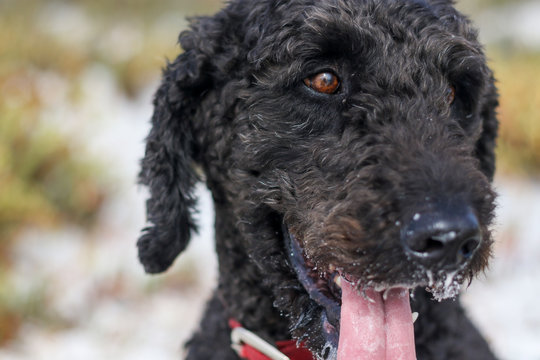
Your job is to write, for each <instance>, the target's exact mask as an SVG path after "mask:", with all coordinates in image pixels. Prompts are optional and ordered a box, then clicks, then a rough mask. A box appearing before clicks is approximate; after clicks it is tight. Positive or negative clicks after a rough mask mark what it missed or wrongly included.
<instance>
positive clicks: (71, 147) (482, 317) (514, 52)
mask: <svg viewBox="0 0 540 360" xmlns="http://www.w3.org/2000/svg"><path fill="white" fill-rule="evenodd" d="M220 6H221V4H220V1H218V0H198V1H190V0H161V1H152V0H129V1H128V0H118V1H108V0H78V1H67V0H66V1H55V0H47V1H43V0H24V1H20V0H0V359H2V360H4V359H13V360H15V359H32V360H34V359H48V360H49V359H70V360H73V359H77V360H84V359H112V358H114V359H131V360H133V359H165V360H167V359H180V358H182V357H183V356H182V354H183V349H182V342H183V340H184V339H186V337H188V336H189V333H190V332H191V331H192V330H193V328H194V327H195V326H196V323H197V320H198V316H199V314H200V312H201V309H202V306H203V304H204V299H206V296H207V294H208V293H209V291H210V290H211V288H212V286H213V282H214V280H215V268H216V260H215V257H214V256H213V253H212V247H213V245H212V243H211V237H212V233H213V231H212V211H213V210H212V205H211V200H210V197H209V195H208V193H207V192H206V190H205V189H204V188H203V186H200V188H199V189H198V191H199V194H200V199H201V201H200V214H199V218H200V221H199V222H200V224H201V227H202V230H201V232H200V234H199V235H198V236H197V237H196V238H195V239H193V241H192V244H191V245H190V248H189V251H188V253H186V254H184V255H183V256H182V257H181V258H180V259H179V260H178V261H176V263H175V265H174V266H173V267H172V268H171V270H170V271H169V272H168V273H167V274H164V275H158V276H149V275H145V274H144V273H143V270H142V267H141V266H140V265H139V264H138V262H137V255H136V248H135V242H136V239H137V237H138V234H139V230H140V228H142V227H143V226H144V222H145V216H144V200H145V196H146V193H145V191H146V190H145V189H144V188H141V187H139V186H137V185H136V175H137V171H138V162H139V159H140V158H141V157H142V154H143V151H144V144H143V140H144V137H145V135H146V133H147V132H148V129H149V119H150V116H151V113H152V107H151V98H152V94H153V91H154V90H155V89H156V87H157V84H158V81H159V76H160V69H161V68H162V67H163V65H164V64H165V60H166V59H167V58H168V59H173V58H174V57H175V56H176V54H177V53H178V52H179V51H180V49H179V48H178V46H177V44H176V39H177V35H178V33H179V31H180V30H181V29H184V28H185V27H186V21H185V17H186V16H193V15H200V14H211V13H213V12H214V11H215V10H216V9H218V8H219V7H220ZM458 7H459V8H460V9H461V10H462V11H463V12H465V13H466V14H468V15H469V16H470V17H471V18H472V19H473V20H474V21H475V22H476V24H477V25H478V27H479V28H480V34H481V38H482V41H483V42H484V43H485V44H486V51H487V53H488V55H489V58H490V64H491V66H492V67H493V69H494V70H495V74H496V77H497V79H498V81H499V88H500V94H501V107H500V121H501V136H500V139H499V143H498V175H497V177H496V181H495V182H496V187H497V189H498V191H499V192H500V195H501V196H500V199H499V209H498V220H497V231H496V237H497V244H496V248H495V256H494V259H493V262H492V266H491V268H490V270H489V271H487V272H486V274H485V275H482V276H481V277H480V278H479V279H478V280H477V281H475V282H473V284H472V285H471V286H470V287H469V288H468V289H467V290H466V291H465V292H464V299H465V302H466V305H467V309H468V311H469V313H470V315H471V316H472V317H473V318H474V319H475V320H476V322H477V324H478V325H479V326H480V327H481V328H482V330H483V331H484V333H485V334H486V336H487V337H488V339H489V341H490V342H491V344H492V346H493V348H494V349H495V350H496V351H497V352H498V354H500V356H501V359H516V360H528V359H530V360H540V302H539V300H538V299H539V298H540V179H539V175H540V116H539V114H540V110H539V109H540V1H539V0H536V1H530V0H523V1H519V0H506V1H504V0H461V1H459V2H458Z"/></svg>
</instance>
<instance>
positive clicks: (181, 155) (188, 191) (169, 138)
mask: <svg viewBox="0 0 540 360" xmlns="http://www.w3.org/2000/svg"><path fill="white" fill-rule="evenodd" d="M211 20H212V19H211V18H206V19H199V21H198V22H196V23H194V25H193V30H192V31H187V32H184V33H182V34H181V35H180V44H181V46H182V47H183V49H184V53H182V54H181V55H180V56H178V58H177V59H176V60H175V61H174V62H173V63H170V64H168V65H167V67H166V69H165V70H164V72H163V78H162V82H161V85H160V87H159V89H158V91H157V92H156V94H155V97H154V113H153V116H152V128H151V130H150V133H149V135H148V137H147V139H146V152H145V155H144V158H143V159H142V162H141V171H140V174H139V181H140V183H141V184H144V185H146V186H147V187H148V189H149V192H150V198H149V199H148V200H147V202H146V213H147V221H148V222H149V223H150V225H149V226H148V227H146V228H144V229H143V231H142V235H141V237H140V238H139V240H138V242H137V247H138V250H139V259H140V261H141V263H142V264H143V266H144V268H145V270H146V272H148V273H159V272H162V271H165V270H166V269H167V268H168V267H169V266H170V265H171V264H172V263H173V261H174V259H175V258H176V256H177V255H178V254H179V253H180V252H181V251H182V250H184V249H185V247H186V246H187V244H188V242H189V238H190V235H191V233H192V232H193V231H196V230H197V227H196V225H195V223H194V221H193V218H192V212H193V211H194V208H195V205H196V198H195V196H194V193H193V192H194V185H195V184H196V182H197V181H198V176H197V173H196V171H195V169H194V165H195V162H196V158H197V154H198V152H199V151H200V150H199V149H198V148H197V144H196V143H195V141H194V132H193V128H194V122H195V121H197V119H195V118H194V116H195V113H196V109H197V107H198V105H199V104H200V101H201V98H202V97H203V95H202V94H203V93H204V92H206V91H208V90H209V89H210V88H211V87H212V82H213V81H212V75H211V73H212V71H211V69H210V67H211V63H210V60H211V57H212V56H211V55H212V48H213V44H214V43H215V39H211V38H210V35H209V34H210V33H212V36H216V35H217V32H216V31H215V30H216V29H215V28H212V26H207V29H205V30H204V31H203V30H202V26H197V24H199V25H200V24H201V23H206V24H207V25H208V24H210V25H211V24H212V21H211ZM203 47H204V49H202V48H203Z"/></svg>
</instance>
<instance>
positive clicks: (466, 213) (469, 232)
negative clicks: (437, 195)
mask: <svg viewBox="0 0 540 360" xmlns="http://www.w3.org/2000/svg"><path fill="white" fill-rule="evenodd" d="M481 241H482V234H481V231H480V226H479V224H478V219H477V217H476V215H475V214H474V213H473V212H472V210H471V209H470V208H468V207H459V206H457V207H456V206H453V207H445V208H444V209H437V210H435V211H429V212H426V213H420V212H419V213H417V214H415V215H414V216H413V218H412V219H411V221H410V222H409V224H408V225H407V226H405V227H404V228H403V229H402V233H401V243H402V245H403V247H404V249H405V252H406V254H407V255H408V256H409V257H410V258H411V259H414V260H416V261H418V262H420V263H422V264H423V265H424V266H426V267H429V268H431V269H434V270H435V269H440V268H445V269H450V268H458V267H459V266H460V265H462V264H464V263H465V262H466V261H467V260H468V259H470V258H471V257H472V256H473V255H474V253H475V252H476V250H478V248H479V247H480V243H481Z"/></svg>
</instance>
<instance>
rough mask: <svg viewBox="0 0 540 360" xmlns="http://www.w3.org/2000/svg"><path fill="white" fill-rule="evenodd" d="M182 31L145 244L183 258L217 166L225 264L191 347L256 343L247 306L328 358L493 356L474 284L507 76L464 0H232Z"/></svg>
mask: <svg viewBox="0 0 540 360" xmlns="http://www.w3.org/2000/svg"><path fill="white" fill-rule="evenodd" d="M180 44H181V46H182V48H183V49H184V52H183V53H182V54H181V55H179V56H178V58H177V59H176V60H175V61H174V62H172V63H170V64H169V65H168V66H167V68H166V70H165V71H164V74H163V81H162V84H161V86H160V87H159V90H158V91H157V94H156V96H155V100H154V105H155V111H154V114H153V117H152V125H153V127H152V129H151V131H150V134H149V136H148V139H147V147H146V153H145V156H144V159H143V160H142V171H141V174H140V179H141V182H142V183H143V184H145V185H147V186H148V188H149V190H150V198H149V199H148V201H147V215H148V221H149V223H150V226H149V227H147V228H145V229H144V231H143V234H142V236H141V238H140V239H139V241H138V248H139V256H140V260H141V262H142V263H143V264H144V267H145V269H146V271H147V272H149V273H159V272H162V271H164V270H166V269H167V268H168V267H169V266H170V265H171V263H172V262H173V261H174V259H175V257H176V256H177V255H178V254H179V253H180V252H181V251H182V250H184V248H185V247H186V245H187V244H188V241H189V238H190V233H191V232H193V231H195V230H196V225H195V224H194V222H193V219H192V216H191V213H192V212H193V211H194V208H195V206H196V198H195V197H194V194H193V190H194V185H195V183H196V182H197V181H200V180H202V181H205V182H206V184H207V186H208V188H209V189H210V190H211V192H212V196H213V200H214V203H215V213H216V215H215V216H216V218H215V227H216V250H217V255H218V258H219V282H218V286H217V288H216V290H215V292H214V294H213V297H212V298H211V299H210V301H209V303H208V306H207V309H206V313H205V315H204V318H203V320H202V323H201V325H200V329H199V331H198V332H197V333H196V334H195V335H194V336H193V338H192V339H191V340H190V341H189V343H188V344H187V348H188V355H187V358H188V359H203V360H208V359H239V356H238V355H237V353H236V352H235V351H234V350H233V349H232V348H231V340H230V334H231V328H230V327H229V322H230V320H235V321H236V322H237V323H240V324H241V325H242V326H243V327H244V328H246V329H248V330H250V331H251V332H253V333H255V334H257V335H258V336H259V337H261V338H262V339H265V340H266V341H268V342H269V343H271V344H275V343H276V341H281V340H294V341H297V344H298V346H299V347H303V348H304V351H308V350H305V349H306V348H307V349H309V351H311V353H312V354H313V355H312V357H313V358H314V359H340V360H353V359H388V360H396V359H414V358H415V356H417V358H418V359H430V360H433V359H459V360H464V359H474V360H482V359H494V355H493V354H492V353H491V351H490V350H489V347H488V345H487V343H486V341H485V340H484V339H483V338H482V337H481V335H480V334H479V333H478V331H477V330H476V329H475V327H474V326H473V325H472V323H471V322H470V320H468V318H467V317H466V315H465V314H464V310H463V309H462V307H461V305H460V303H459V301H458V292H459V289H460V286H461V285H465V286H467V284H468V282H469V281H471V280H472V278H473V277H474V276H475V274H477V273H478V272H481V271H482V270H483V269H484V267H485V266H486V264H487V262H488V259H489V257H490V248H491V244H492V239H491V235H490V226H491V223H492V219H493V212H494V201H495V194H494V192H493V190H492V187H491V184H490V183H491V179H492V177H493V173H494V146H495V137H496V133H497V120H496V107H497V102H498V101H497V91H496V88H495V86H494V80H493V75H492V72H491V71H490V69H489V68H488V67H487V65H486V59H485V56H484V54H483V50H482V47H481V46H480V45H479V43H478V42H477V33H476V31H475V30H474V29H473V28H472V27H471V24H470V22H469V21H468V20H467V19H466V18H465V17H464V16H463V15H461V14H460V13H459V12H457V11H456V10H455V9H454V8H453V1H451V0H325V1H316V0H287V1H286V0H233V1H230V2H229V3H228V5H227V6H226V7H225V8H224V9H223V10H221V11H220V12H219V13H217V14H216V15H215V16H212V17H200V18H196V19H194V20H192V22H191V28H190V30H189V31H185V32H183V33H182V34H181V35H180ZM409 293H410V296H409ZM411 308H412V311H413V312H418V313H419V318H418V320H417V321H416V322H415V323H414V324H413V320H412V318H413V316H411ZM310 356H311V355H310ZM291 358H292V359H294V356H292V357H291Z"/></svg>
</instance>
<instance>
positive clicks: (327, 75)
mask: <svg viewBox="0 0 540 360" xmlns="http://www.w3.org/2000/svg"><path fill="white" fill-rule="evenodd" d="M304 84H306V86H308V87H310V88H311V89H313V90H315V91H316V92H319V93H323V94H334V93H335V92H336V91H337V89H338V88H339V79H338V77H337V76H336V75H334V74H332V73H331V72H322V73H318V74H315V75H313V76H311V77H308V78H305V79H304Z"/></svg>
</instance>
